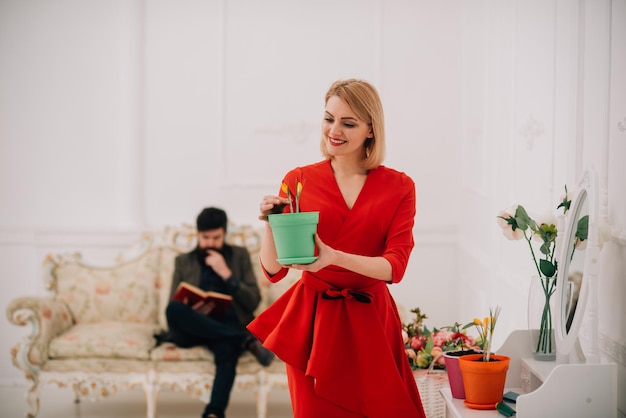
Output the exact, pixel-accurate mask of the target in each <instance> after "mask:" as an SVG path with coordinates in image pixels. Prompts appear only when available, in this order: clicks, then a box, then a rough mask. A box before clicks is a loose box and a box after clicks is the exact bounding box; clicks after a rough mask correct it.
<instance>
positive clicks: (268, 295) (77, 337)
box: [7, 225, 294, 418]
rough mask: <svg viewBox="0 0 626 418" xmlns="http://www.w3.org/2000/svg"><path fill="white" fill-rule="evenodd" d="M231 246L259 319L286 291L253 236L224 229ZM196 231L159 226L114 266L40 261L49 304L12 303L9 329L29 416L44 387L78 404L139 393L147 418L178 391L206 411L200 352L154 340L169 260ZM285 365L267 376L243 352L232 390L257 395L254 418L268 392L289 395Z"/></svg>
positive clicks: (206, 370) (161, 324)
mask: <svg viewBox="0 0 626 418" xmlns="http://www.w3.org/2000/svg"><path fill="white" fill-rule="evenodd" d="M228 232H229V233H228V241H229V242H231V243H234V244H239V245H245V246H246V247H247V248H248V250H249V251H250V256H251V259H252V264H253V266H254V267H255V269H256V275H257V279H258V281H259V286H260V288H261V293H262V302H261V305H260V306H259V308H258V310H257V313H258V312H261V311H262V310H263V309H265V308H266V307H267V306H268V305H269V304H270V303H272V301H273V300H275V299H276V297H277V296H278V295H280V294H282V292H284V290H286V288H287V287H288V286H290V285H291V284H292V283H293V281H294V280H293V278H288V279H287V280H283V281H281V282H280V283H278V284H271V283H270V282H269V281H268V280H266V279H265V277H264V276H263V274H262V272H261V271H260V266H259V246H260V238H261V235H260V232H259V231H257V230H255V229H253V228H252V227H249V226H239V227H238V226H234V225H231V226H229V231H228ZM195 237H196V233H195V229H194V228H193V227H190V226H185V225H183V226H181V227H166V228H164V230H162V231H158V232H153V233H146V234H144V236H143V237H142V238H141V240H140V242H139V244H138V245H137V246H136V247H133V248H134V253H135V254H134V255H133V256H132V257H127V258H128V259H124V258H122V257H120V259H119V260H118V261H117V263H116V264H115V265H114V266H107V267H98V266H94V265H90V264H89V263H87V262H85V261H83V260H82V258H81V255H80V254H51V255H48V256H47V257H46V259H45V261H44V270H45V272H46V274H45V276H46V288H47V289H48V290H49V291H50V296H49V297H36V296H28V297H20V298H16V299H14V300H13V301H11V303H10V304H9V306H8V308H7V316H8V318H9V321H11V322H12V323H14V324H16V325H22V326H28V327H30V328H29V331H30V333H29V334H28V335H27V336H26V337H25V338H24V339H23V340H22V341H20V342H18V343H17V344H16V345H15V346H14V347H13V349H12V350H11V356H12V360H13V364H14V365H15V366H16V367H18V368H19V369H21V370H22V371H24V373H25V377H26V379H27V380H28V381H29V387H28V391H27V397H26V398H27V402H28V415H27V416H28V417H35V416H36V415H37V414H38V412H39V390H40V388H41V387H42V385H45V384H56V385H58V386H61V387H65V386H69V387H71V388H72V389H73V390H74V392H75V395H76V400H77V401H78V400H79V399H80V397H88V398H90V399H91V400H97V399H100V398H102V397H104V396H107V395H111V394H114V393H115V392H116V391H117V390H120V389H130V388H134V387H141V388H143V391H144V393H145V397H146V416H147V417H148V418H153V417H156V416H157V398H158V392H159V391H160V390H162V389H166V390H173V391H181V392H185V393H187V394H189V395H190V396H192V397H194V398H197V399H200V400H202V401H204V402H208V401H209V398H210V392H211V385H212V382H213V376H214V370H215V368H214V363H213V355H212V353H211V352H210V351H209V350H207V349H205V348H203V347H194V348H190V349H182V348H179V347H176V346H175V345H174V344H172V343H164V344H161V345H157V341H156V340H155V338H154V335H155V334H157V333H159V332H160V331H161V330H164V329H166V328H167V323H166V320H165V313H164V312H165V306H166V304H167V302H168V298H169V293H170V285H171V279H172V273H173V269H174V257H175V256H176V255H177V254H180V253H182V252H186V251H189V250H190V249H192V248H193V247H194V246H195ZM286 386H287V378H286V374H285V367H284V364H283V363H282V362H281V361H280V360H279V359H275V360H274V362H273V363H272V364H271V365H270V366H269V367H267V368H264V367H262V366H261V365H260V364H259V363H258V362H257V361H256V360H255V359H254V357H253V356H252V355H251V354H249V353H245V354H244V355H243V356H242V357H241V358H240V360H239V365H238V368H237V377H236V380H235V387H234V390H252V391H255V392H256V398H257V415H258V417H259V418H264V417H266V411H267V403H268V398H269V395H270V391H271V389H272V388H274V387H281V388H286Z"/></svg>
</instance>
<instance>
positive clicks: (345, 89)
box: [320, 78, 385, 170]
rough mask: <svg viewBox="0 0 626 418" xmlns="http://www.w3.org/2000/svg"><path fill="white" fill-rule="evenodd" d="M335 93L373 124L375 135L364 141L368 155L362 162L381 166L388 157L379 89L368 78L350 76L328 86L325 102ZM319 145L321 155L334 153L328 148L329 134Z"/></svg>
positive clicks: (366, 165) (372, 165) (362, 118)
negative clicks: (361, 78)
mask: <svg viewBox="0 0 626 418" xmlns="http://www.w3.org/2000/svg"><path fill="white" fill-rule="evenodd" d="M333 96H337V97H339V98H340V99H342V100H344V101H345V102H346V103H348V106H350V108H351V109H352V111H353V112H354V113H356V115H357V116H358V118H359V119H361V120H362V121H364V122H366V123H367V124H369V125H370V126H371V127H372V132H373V133H374V136H373V137H372V138H367V139H366V140H365V143H364V144H363V146H364V148H365V158H364V159H363V162H362V166H363V168H365V169H366V170H370V169H372V168H376V167H378V166H379V165H381V164H382V163H383V160H384V159H385V121H384V114H383V105H382V103H381V101H380V96H379V95H378V91H376V88H375V87H374V86H373V85H371V84H370V83H368V82H367V81H364V80H358V79H354V78H351V79H347V80H339V81H335V82H334V83H333V84H332V85H331V86H330V88H329V89H328V92H327V93H326V97H325V100H324V103H328V99H330V98H331V97H333ZM320 148H321V150H322V155H324V157H326V158H328V159H330V157H331V156H330V155H329V154H328V152H327V151H326V137H325V136H324V135H322V138H321V142H320Z"/></svg>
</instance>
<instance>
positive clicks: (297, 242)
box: [268, 212, 320, 265]
mask: <svg viewBox="0 0 626 418" xmlns="http://www.w3.org/2000/svg"><path fill="white" fill-rule="evenodd" d="M319 215H320V213H319V212H298V213H278V214H274V215H269V216H268V220H269V223H270V226H271V227H272V235H273V236H274V243H275V244H276V252H277V253H278V262H279V263H281V264H285V265H288V264H309V263H312V262H313V261H315V260H316V259H317V257H315V238H314V235H315V232H316V231H317V223H318V221H319Z"/></svg>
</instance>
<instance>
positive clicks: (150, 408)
mask: <svg viewBox="0 0 626 418" xmlns="http://www.w3.org/2000/svg"><path fill="white" fill-rule="evenodd" d="M143 391H144V394H145V396H146V418H156V416H157V399H158V397H159V382H158V378H157V376H156V373H155V372H154V370H150V372H148V377H147V378H146V382H145V383H144V385H143Z"/></svg>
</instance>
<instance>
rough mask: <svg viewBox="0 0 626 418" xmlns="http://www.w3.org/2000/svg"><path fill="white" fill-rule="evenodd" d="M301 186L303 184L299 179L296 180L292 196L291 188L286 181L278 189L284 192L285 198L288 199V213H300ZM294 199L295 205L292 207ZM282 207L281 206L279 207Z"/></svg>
mask: <svg viewBox="0 0 626 418" xmlns="http://www.w3.org/2000/svg"><path fill="white" fill-rule="evenodd" d="M302 187H303V184H302V182H301V181H300V180H297V181H296V188H295V189H296V192H295V194H294V197H293V198H292V197H291V190H290V189H289V185H288V184H287V183H283V184H281V185H280V190H281V191H282V192H283V193H285V195H286V196H287V199H288V200H289V212H290V213H300V196H301V195H302ZM294 201H295V207H294ZM281 209H282V208H281Z"/></svg>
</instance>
